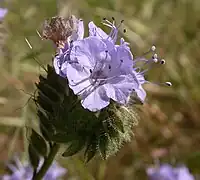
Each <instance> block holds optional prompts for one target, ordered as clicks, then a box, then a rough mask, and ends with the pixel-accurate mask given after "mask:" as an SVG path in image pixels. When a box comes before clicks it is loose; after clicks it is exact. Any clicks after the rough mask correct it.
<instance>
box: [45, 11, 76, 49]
mask: <svg viewBox="0 0 200 180" xmlns="http://www.w3.org/2000/svg"><path fill="white" fill-rule="evenodd" d="M77 24H78V19H77V18H76V17H75V16H74V15H71V16H70V17H69V18H66V19H65V18H63V17H59V16H55V17H52V18H50V19H47V20H45V22H44V25H43V31H42V37H43V38H45V39H50V40H52V41H53V42H54V43H55V44H56V45H57V47H58V48H59V47H62V46H63V44H64V43H65V42H66V41H67V39H68V37H70V36H71V35H72V33H73V32H76V31H77V28H78V27H77Z"/></svg>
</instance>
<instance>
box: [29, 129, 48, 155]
mask: <svg viewBox="0 0 200 180" xmlns="http://www.w3.org/2000/svg"><path fill="white" fill-rule="evenodd" d="M29 145H30V147H31V149H32V148H33V149H34V151H35V152H36V153H37V154H38V155H40V156H43V157H46V156H47V153H48V148H47V144H46V141H45V140H44V138H43V137H42V136H40V135H39V134H38V133H37V132H36V131H35V130H33V129H32V133H31V136H30V142H29Z"/></svg>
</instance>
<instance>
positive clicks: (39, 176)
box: [32, 143, 60, 180]
mask: <svg viewBox="0 0 200 180" xmlns="http://www.w3.org/2000/svg"><path fill="white" fill-rule="evenodd" d="M59 148H60V145H59V144H56V143H55V144H54V145H53V146H52V148H51V150H50V153H49V155H48V157H47V158H46V159H45V160H44V163H43V165H42V167H41V169H40V170H39V172H38V173H37V174H36V175H35V176H34V177H33V179H32V180H41V179H42V178H43V177H44V175H45V174H46V172H47V170H48V169H49V167H50V166H51V164H52V162H53V160H54V158H55V156H56V154H57V152H58V150H59Z"/></svg>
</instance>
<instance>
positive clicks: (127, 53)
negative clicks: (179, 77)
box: [54, 18, 171, 112]
mask: <svg viewBox="0 0 200 180" xmlns="http://www.w3.org/2000/svg"><path fill="white" fill-rule="evenodd" d="M122 23H123V21H121V23H120V24H119V25H117V26H116V25H115V21H114V18H113V22H110V21H108V20H107V19H103V24H104V25H105V26H107V27H109V28H111V32H110V33H109V34H106V33H105V32H104V31H103V30H102V29H100V28H99V27H97V26H96V25H95V24H94V23H93V22H89V24H88V27H89V36H88V37H85V38H84V37H83V36H84V26H83V21H82V20H79V21H78V23H77V31H76V33H74V34H75V35H74V34H73V35H72V36H70V38H69V39H70V41H69V40H68V41H67V43H66V45H65V47H64V48H62V49H60V52H59V54H58V55H56V57H55V59H54V68H55V70H56V73H57V74H59V75H61V76H62V77H65V78H67V79H68V83H69V87H70V88H71V89H72V90H73V92H74V94H76V95H78V96H80V98H81V104H82V106H83V107H84V108H86V109H89V110H90V111H93V112H95V111H98V110H101V109H103V108H105V107H106V106H108V105H109V104H110V101H111V100H113V101H115V102H117V103H119V104H122V105H126V104H128V102H129V100H130V96H131V95H132V94H133V93H134V94H136V96H137V98H138V99H139V100H140V101H141V102H143V101H144V100H145V97H146V92H145V90H144V89H143V87H142V85H143V84H144V83H145V82H147V81H146V80H145V78H144V73H145V72H146V71H140V69H139V68H138V67H137V66H136V64H137V62H138V61H140V62H144V64H152V63H158V62H160V63H161V64H164V63H165V61H164V60H163V59H162V60H161V59H158V55H157V54H156V53H155V50H156V47H155V46H152V48H151V49H150V51H149V52H151V53H152V54H153V55H152V58H151V59H146V58H145V57H137V58H134V57H133V55H132V53H131V50H130V48H129V44H128V43H127V42H125V41H124V39H123V38H121V39H120V44H119V45H118V44H117V39H118V31H119V27H120V26H121V24H122ZM166 84H167V85H169V86H170V85H171V83H169V82H167V83H166Z"/></svg>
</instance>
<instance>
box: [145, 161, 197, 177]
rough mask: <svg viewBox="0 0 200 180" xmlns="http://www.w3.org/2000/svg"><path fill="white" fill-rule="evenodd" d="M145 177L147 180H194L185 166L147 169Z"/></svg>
mask: <svg viewBox="0 0 200 180" xmlns="http://www.w3.org/2000/svg"><path fill="white" fill-rule="evenodd" d="M147 175H148V178H149V180H161V179H162V180H194V177H193V176H192V175H191V174H190V172H189V170H188V169H187V168H186V167H185V166H180V167H176V168H174V167H172V166H171V165H168V164H163V165H161V166H160V167H151V168H148V169H147Z"/></svg>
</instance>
